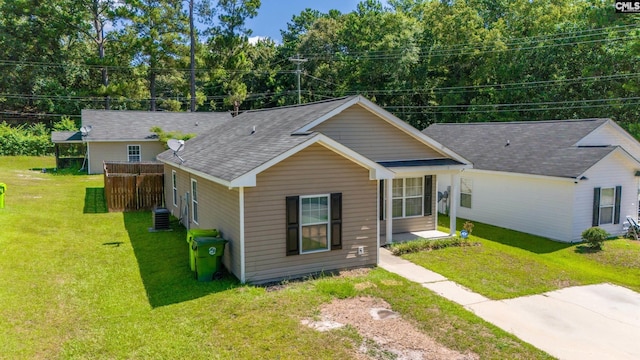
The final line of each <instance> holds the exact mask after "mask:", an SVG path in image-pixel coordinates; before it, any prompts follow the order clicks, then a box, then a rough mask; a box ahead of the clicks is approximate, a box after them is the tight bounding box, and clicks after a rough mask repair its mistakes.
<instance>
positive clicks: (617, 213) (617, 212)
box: [613, 186, 622, 224]
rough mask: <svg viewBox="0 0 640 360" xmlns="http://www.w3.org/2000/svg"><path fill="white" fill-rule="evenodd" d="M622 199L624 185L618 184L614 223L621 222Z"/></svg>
mask: <svg viewBox="0 0 640 360" xmlns="http://www.w3.org/2000/svg"><path fill="white" fill-rule="evenodd" d="M621 199H622V186H616V202H615V210H613V211H614V213H613V223H614V224H620V200H621Z"/></svg>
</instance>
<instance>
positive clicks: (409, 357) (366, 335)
mask: <svg viewBox="0 0 640 360" xmlns="http://www.w3.org/2000/svg"><path fill="white" fill-rule="evenodd" d="M302 323H303V324H305V325H307V326H309V327H312V328H314V329H316V330H318V331H329V330H333V329H337V328H341V327H343V326H347V325H348V326H351V327H352V328H354V329H356V330H357V331H358V333H359V334H360V336H361V337H362V339H363V341H362V342H361V343H360V344H358V358H359V359H398V360H414V359H415V360H418V359H457V360H475V359H479V357H478V355H476V354H473V353H464V354H462V353H460V352H457V351H454V350H451V349H449V348H447V347H445V346H443V345H441V344H439V343H437V342H436V341H435V340H433V339H432V338H430V337H429V336H427V335H425V334H424V333H422V332H421V331H419V330H418V329H417V328H416V327H415V326H413V325H412V324H411V323H409V322H408V321H406V320H404V319H403V318H402V316H400V314H398V313H397V312H394V311H392V310H391V306H390V305H389V304H388V303H387V302H386V301H384V300H382V299H378V298H374V297H357V298H350V299H337V300H334V301H333V302H331V303H330V304H325V305H324V306H322V307H321V308H320V316H319V318H318V319H313V320H309V319H308V320H303V321H302Z"/></svg>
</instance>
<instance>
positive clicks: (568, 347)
mask: <svg viewBox="0 0 640 360" xmlns="http://www.w3.org/2000/svg"><path fill="white" fill-rule="evenodd" d="M378 265H379V266H380V267H382V268H383V269H386V270H388V271H390V272H393V273H396V274H398V275H400V276H403V277H405V278H407V279H409V280H411V281H414V282H417V283H419V284H421V285H422V286H424V287H426V288H428V289H430V290H432V291H434V292H435V293H437V294H438V295H440V296H442V297H444V298H446V299H449V300H451V301H453V302H456V303H458V304H460V305H462V306H464V307H465V308H466V309H468V310H470V311H472V312H473V313H475V314H476V315H478V316H479V317H481V318H482V319H484V320H486V321H488V322H490V323H492V324H494V325H496V326H498V327H500V328H501V329H503V330H505V331H507V332H510V333H512V334H514V335H515V336H517V337H519V338H520V339H522V340H524V341H526V342H528V343H530V344H532V345H533V346H535V347H537V348H539V349H541V350H544V351H546V352H547V353H549V354H551V355H552V356H555V357H557V358H559V359H567V360H573V359H575V360H588V359H620V360H625V359H629V360H631V359H640V294H638V293H636V292H634V291H631V290H629V289H627V288H624V287H621V286H616V285H611V284H598V285H588V286H575V287H570V288H565V289H561V290H556V291H551V292H547V293H544V294H540V295H532V296H524V297H520V298H515V299H508V300H490V299H488V298H486V297H484V296H482V295H480V294H477V293H474V292H473V291H471V290H469V289H467V288H465V287H463V286H460V285H459V284H456V283H454V282H453V281H449V280H448V279H446V278H445V277H444V276H442V275H440V274H438V273H435V272H433V271H430V270H427V269H425V268H423V267H421V266H417V265H415V264H413V263H411V262H409V261H407V260H404V259H402V258H399V257H396V256H393V255H392V254H391V252H389V250H387V249H384V248H381V249H380V263H379V264H378Z"/></svg>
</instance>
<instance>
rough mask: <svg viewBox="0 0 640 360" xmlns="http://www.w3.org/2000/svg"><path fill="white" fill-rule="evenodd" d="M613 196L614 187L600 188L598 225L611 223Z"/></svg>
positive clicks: (614, 194)
mask: <svg viewBox="0 0 640 360" xmlns="http://www.w3.org/2000/svg"><path fill="white" fill-rule="evenodd" d="M615 198H616V190H615V188H603V189H600V225H604V224H613V209H614V204H615Z"/></svg>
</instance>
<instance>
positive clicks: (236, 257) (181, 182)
mask: <svg viewBox="0 0 640 360" xmlns="http://www.w3.org/2000/svg"><path fill="white" fill-rule="evenodd" d="M172 170H175V171H176V178H177V185H178V196H179V199H178V206H177V207H175V206H173V204H171V196H172V195H171V193H172V188H171V171H172ZM164 175H165V176H164V179H165V199H168V204H167V208H168V209H169V210H170V211H171V214H173V215H174V216H176V217H180V209H179V207H180V205H181V204H182V206H183V207H184V205H185V204H184V198H185V193H187V192H189V193H191V179H195V180H196V181H197V182H198V214H199V219H198V224H194V223H193V222H191V223H190V228H192V229H218V230H220V231H221V232H222V236H223V237H224V238H225V239H226V240H228V241H229V243H228V244H227V246H226V248H225V255H224V257H223V260H222V262H223V264H224V265H225V267H226V268H227V269H228V270H229V271H230V272H232V273H233V274H234V275H235V276H236V277H238V278H240V243H239V242H240V198H239V193H238V189H231V190H230V189H229V188H228V187H225V186H222V185H219V184H216V183H214V182H212V181H209V180H206V179H203V178H201V177H198V176H194V175H191V174H189V173H187V172H186V171H183V170H180V169H177V168H174V167H172V166H170V165H166V164H165V170H164ZM188 205H189V220H190V219H191V202H189V204H188Z"/></svg>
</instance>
